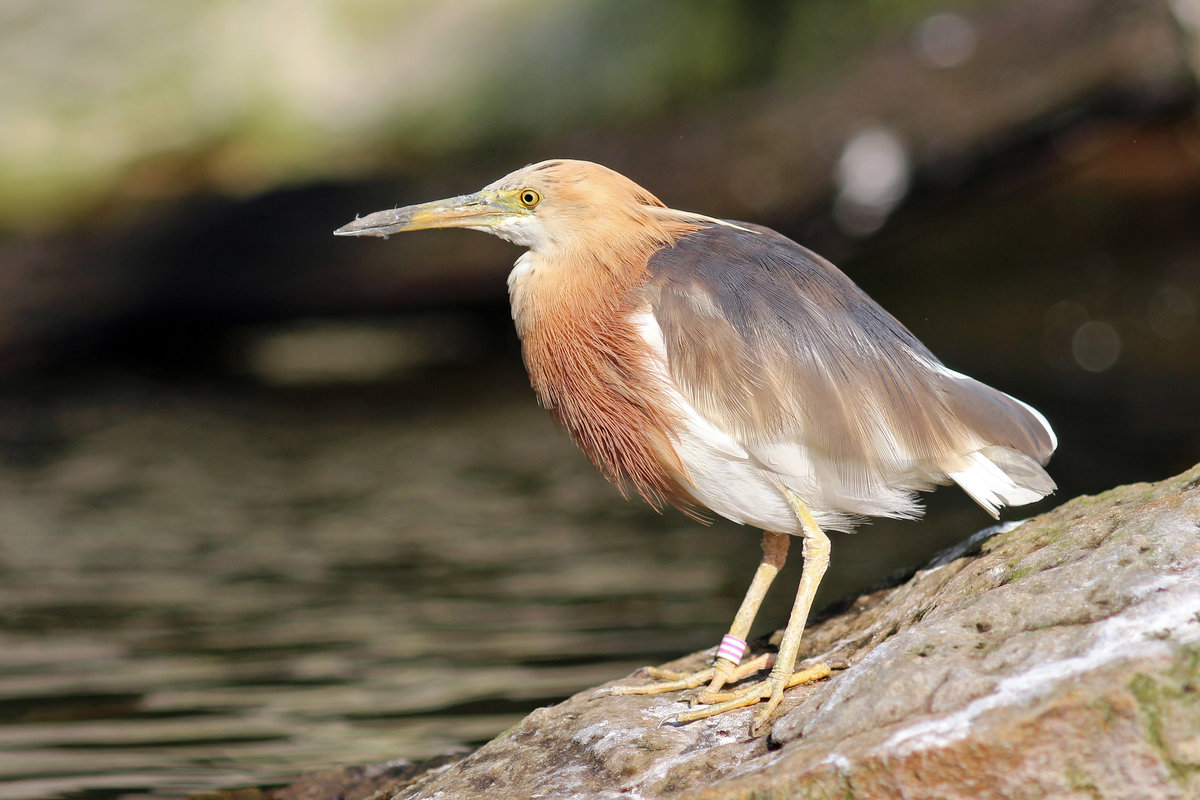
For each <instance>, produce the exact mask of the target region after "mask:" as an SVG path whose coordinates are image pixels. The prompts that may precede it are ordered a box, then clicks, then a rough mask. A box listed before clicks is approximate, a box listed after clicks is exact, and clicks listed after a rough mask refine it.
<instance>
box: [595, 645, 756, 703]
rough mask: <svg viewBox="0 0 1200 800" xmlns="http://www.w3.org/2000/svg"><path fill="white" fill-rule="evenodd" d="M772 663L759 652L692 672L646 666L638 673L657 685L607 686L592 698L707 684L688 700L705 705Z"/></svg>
mask: <svg viewBox="0 0 1200 800" xmlns="http://www.w3.org/2000/svg"><path fill="white" fill-rule="evenodd" d="M774 660H775V654H774V653H763V654H762V655H761V656H758V657H757V658H752V659H750V660H749V661H747V662H746V663H745V664H739V665H734V664H733V663H731V662H728V661H725V662H724V663H722V660H721V659H718V660H717V664H716V666H712V667H706V668H704V669H701V670H697V671H696V672H675V671H673V670H669V669H659V668H657V667H646V668H645V669H643V670H642V672H643V673H644V674H646V675H648V676H650V677H651V678H654V679H656V680H657V681H658V682H657V683H647V684H643V685H641V686H607V687H605V688H603V689H600V690H599V691H597V692H595V693H594V694H593V695H592V699H595V698H597V697H612V696H614V695H644V694H666V693H667V692H680V691H685V690H687V689H696V688H698V687H700V686H703V685H704V684H706V683H707V684H708V687H707V688H706V689H705V691H704V692H702V693H701V694H700V695H698V696H697V697H695V698H693V699H692V704H693V705H695V704H696V703H697V702H699V703H706V702H710V701H708V700H705V699H703V698H704V697H705V696H707V695H709V694H712V693H714V692H719V691H720V689H721V687H722V686H724V685H725V684H727V683H736V682H738V681H740V680H742V679H743V678H745V677H746V676H748V675H753V674H754V673H755V672H758V671H759V670H762V669H766V668H768V667H770V666H771V664H772V663H773V662H774Z"/></svg>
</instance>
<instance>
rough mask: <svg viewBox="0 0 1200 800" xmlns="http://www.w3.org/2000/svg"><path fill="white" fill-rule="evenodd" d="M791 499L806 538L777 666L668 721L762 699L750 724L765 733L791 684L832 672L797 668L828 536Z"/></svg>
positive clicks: (752, 729) (818, 667)
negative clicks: (756, 679) (766, 674)
mask: <svg viewBox="0 0 1200 800" xmlns="http://www.w3.org/2000/svg"><path fill="white" fill-rule="evenodd" d="M787 498H788V502H789V503H791V505H792V508H793V509H794V510H795V512H796V517H797V519H799V521H800V528H801V536H803V538H804V545H803V547H804V549H803V553H804V571H803V572H802V573H801V575H800V588H799V589H798V590H797V591H796V602H795V603H794V604H793V605H792V613H791V616H790V617H788V623H787V627H786V628H784V631H783V641H782V642H781V643H780V645H779V655H778V656H776V658H775V666H774V667H773V668H772V669H771V674H770V676H769V677H767V679H766V680H763V681H760V682H759V683H756V684H753V685H752V686H749V687H747V688H745V689H740V690H738V691H733V692H726V693H724V694H720V695H717V694H715V693H714V694H712V695H710V696H709V698H708V699H710V700H714V701H720V702H716V703H715V704H714V705H710V706H707V707H705V708H702V709H698V710H696V711H689V712H685V713H682V714H677V715H675V716H674V717H671V718H668V720H666V721H668V722H680V723H682V722H692V721H694V720H697V719H704V718H705V717H711V716H715V715H717V714H721V713H724V712H726V711H732V710H734V709H736V708H745V707H746V706H751V705H755V704H757V703H763V705H762V707H761V708H760V709H758V711H757V712H756V713H755V715H754V720H753V722H752V723H751V725H750V732H751V734H752V735H755V736H757V735H760V734H763V733H766V732H767V730H769V729H770V722H771V715H772V714H774V713H775V709H776V708H777V707H778V706H779V703H780V701H781V700H782V699H783V692H784V690H785V689H788V688H790V687H792V686H796V685H798V684H800V683H806V682H808V681H813V680H818V679H820V678H823V677H825V676H827V675H828V674H829V666H828V665H827V664H818V665H816V666H814V667H810V668H809V669H806V670H802V671H800V672H796V656H797V654H798V653H799V652H800V639H801V637H803V635H804V626H805V624H806V623H807V622H808V612H809V611H810V610H811V609H812V602H813V598H814V597H815V596H816V594H817V587H818V586H819V585H820V584H821V578H822V577H823V576H824V575H825V570H826V568H827V567H828V566H829V538H828V537H827V536H825V534H824V533H822V532H821V529H820V528H819V527H818V526H817V523H816V520H814V519H813V516H812V512H810V511H809V510H808V506H806V505H805V504H804V502H803V501H802V500H801V499H800V498H798V497H796V496H795V495H793V494H792V493H790V492H788V493H787Z"/></svg>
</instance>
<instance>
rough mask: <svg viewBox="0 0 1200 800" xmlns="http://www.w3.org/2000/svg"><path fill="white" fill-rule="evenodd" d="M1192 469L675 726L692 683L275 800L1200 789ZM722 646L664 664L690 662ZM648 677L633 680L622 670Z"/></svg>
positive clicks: (901, 589)
mask: <svg viewBox="0 0 1200 800" xmlns="http://www.w3.org/2000/svg"><path fill="white" fill-rule="evenodd" d="M1198 487H1200V465H1197V467H1194V468H1193V469H1191V470H1189V471H1188V472H1186V473H1184V474H1183V475H1180V476H1178V477H1175V478H1172V479H1169V480H1166V481H1162V482H1160V483H1155V484H1134V485H1130V486H1123V487H1120V488H1117V489H1114V490H1112V491H1109V492H1106V493H1104V494H1101V495H1098V496H1094V497H1079V498H1076V499H1074V500H1071V501H1070V502H1068V503H1066V504H1064V505H1062V506H1060V507H1059V508H1057V509H1056V510H1054V511H1051V512H1049V513H1046V514H1043V515H1041V516H1039V517H1036V518H1034V519H1030V520H1027V521H1025V522H1020V523H1010V524H1007V525H1004V526H999V527H997V528H992V529H989V530H987V531H982V532H980V533H979V534H977V535H976V536H974V537H972V538H971V539H970V540H969V541H967V542H965V543H964V544H963V545H962V546H960V547H958V548H956V549H954V550H952V551H950V552H947V553H945V554H943V555H942V556H940V557H938V558H937V559H935V560H934V561H933V562H932V563H931V564H929V566H927V567H926V568H925V569H922V570H920V571H919V572H917V573H916V574H915V575H913V577H912V578H911V579H910V580H909V581H907V582H906V583H904V584H903V585H901V586H897V587H895V588H892V589H888V590H884V591H879V592H875V593H873V594H869V595H864V596H862V597H859V598H858V599H857V600H855V601H854V602H853V603H852V604H851V605H850V606H849V607H848V608H847V609H846V610H845V611H843V612H842V613H840V614H838V615H836V616H834V617H831V618H828V619H826V620H824V621H823V622H821V623H820V624H818V625H816V626H814V627H812V628H810V629H809V631H808V632H807V633H806V639H805V647H804V651H803V653H802V655H803V656H806V657H807V659H808V660H809V661H810V662H811V661H817V660H822V659H824V660H827V661H829V662H830V663H832V664H837V665H845V666H846V669H840V670H838V671H836V672H835V673H834V675H833V676H832V677H831V678H829V679H827V680H825V681H822V682H819V683H816V684H812V685H809V686H803V687H797V688H796V689H793V690H791V691H789V693H788V696H787V698H786V699H785V702H784V705H783V706H782V707H781V714H780V716H779V718H778V721H777V723H776V724H775V729H774V731H773V733H772V734H771V736H770V737H768V738H757V739H755V738H750V737H749V736H748V734H747V730H748V727H749V718H750V712H749V711H743V712H735V713H730V714H726V715H723V716H720V717H717V718H714V719H710V720H704V721H701V722H698V723H693V724H690V725H682V726H671V725H660V720H662V719H663V718H664V717H667V716H669V715H671V714H673V713H676V712H678V711H681V710H683V709H684V708H685V707H686V705H685V704H684V702H682V700H681V695H679V694H672V695H662V696H650V697H604V698H601V699H597V700H591V699H589V698H590V697H591V695H592V694H593V692H594V689H589V690H587V691H584V692H581V693H580V694H578V695H576V696H574V697H572V698H570V699H569V700H567V701H565V702H563V703H561V704H559V705H557V706H554V707H551V708H542V709H538V710H537V711H535V712H533V713H532V714H530V715H529V716H528V717H526V718H525V719H524V720H523V721H522V722H520V723H519V724H517V725H516V726H514V727H513V728H511V729H510V730H508V731H506V732H504V733H503V734H501V735H500V736H498V737H497V738H496V739H494V740H493V741H491V742H489V743H488V744H487V745H485V746H483V747H481V748H480V749H479V750H477V751H475V752H474V753H472V754H470V755H468V756H465V757H463V758H461V759H458V760H454V761H450V762H449V763H446V762H445V761H441V762H438V763H436V764H428V765H423V766H420V767H418V766H415V765H409V764H401V763H396V764H385V765H379V766H376V767H364V768H357V769H352V770H343V771H340V772H336V773H325V774H318V775H314V776H311V777H309V778H307V779H305V780H304V781H302V782H300V783H298V784H295V785H293V786H290V787H287V788H284V789H278V790H275V791H273V792H271V793H270V794H271V795H272V797H273V798H275V799H276V800H300V799H301V798H315V797H328V796H335V795H340V796H341V797H343V798H345V799H346V800H356V798H367V797H378V798H384V797H394V798H439V800H452V799H453V798H464V799H465V798H472V800H474V798H480V797H485V796H486V797H489V798H523V799H524V798H544V799H547V800H548V799H552V798H594V799H595V800H600V799H601V798H645V799H646V800H649V799H650V798H679V797H687V798H718V797H719V798H747V800H749V798H754V799H755V800H765V799H766V798H839V799H841V800H844V799H845V798H891V797H903V798H908V799H909V800H913V799H915V798H997V799H998V800H999V799H1000V798H1004V799H1005V800H1008V799H1009V798H1040V797H1055V798H1058V797H1062V798H1075V797H1078V798H1097V797H1103V798H1122V800H1133V799H1134V798H1181V799H1182V798H1189V797H1200V489H1198ZM709 657H711V654H710V653H696V654H694V655H692V656H689V657H687V658H685V659H681V660H680V661H677V662H675V663H674V664H672V665H670V666H671V667H673V668H684V669H690V668H696V667H699V666H700V665H702V664H703V663H704V661H705V659H706V658H709ZM643 680H645V679H644V678H642V677H640V676H638V675H636V674H635V675H632V676H630V677H628V678H625V679H624V680H623V681H621V683H635V682H639V681H643Z"/></svg>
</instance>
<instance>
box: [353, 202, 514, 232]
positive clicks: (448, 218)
mask: <svg viewBox="0 0 1200 800" xmlns="http://www.w3.org/2000/svg"><path fill="white" fill-rule="evenodd" d="M513 214H514V210H513V209H511V208H508V207H507V206H505V205H504V204H503V203H501V202H499V200H498V198H497V197H496V196H495V195H492V194H491V193H490V192H489V193H486V194H485V193H484V192H476V193H475V194H464V195H460V196H459V197H451V198H449V199H447V200H434V201H433V202H432V203H420V204H418V205H415V206H405V207H404V208H392V209H389V210H387V211H376V212H375V213H374V214H368V215H367V216H365V217H361V218H359V219H356V220H354V221H353V222H349V223H347V224H345V225H343V226H342V227H340V228H338V229H337V230H336V231H334V232H333V235H334V236H384V237H386V236H389V235H390V234H393V233H401V232H403V231H419V230H424V229H426V228H474V229H476V230H482V231H488V230H489V229H491V228H492V227H493V226H494V225H496V223H498V222H500V221H502V220H504V219H507V218H509V217H511V216H513Z"/></svg>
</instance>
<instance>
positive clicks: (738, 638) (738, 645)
mask: <svg viewBox="0 0 1200 800" xmlns="http://www.w3.org/2000/svg"><path fill="white" fill-rule="evenodd" d="M762 549H763V556H762V561H760V562H759V564H758V569H757V570H755V572H754V580H752V581H751V582H750V588H749V589H747V590H746V596H745V598H743V599H742V605H741V607H740V608H739V609H738V612H737V615H736V616H734V618H733V625H731V626H730V628H729V633H727V634H726V635H725V637H724V638H723V639H722V640H721V646H720V647H719V648H718V650H717V657H716V660H715V661H714V662H713V666H711V667H708V668H707V669H702V670H700V671H698V672H692V673H677V672H669V671H667V670H660V669H654V668H653V667H652V668H650V669H649V670H647V672H648V673H649V674H650V676H651V677H654V678H658V679H660V680H662V681H663V682H662V683H652V684H649V685H647V686H613V687H610V688H608V689H605V690H602V693H603V694H607V695H616V694H660V693H663V692H674V691H678V690H680V689H695V688H696V687H698V686H701V685H702V684H704V683H708V688H707V689H706V690H705V692H704V693H703V694H701V695H700V698H699V700H700V701H701V702H708V700H707V699H706V698H707V697H708V695H710V694H712V693H715V692H719V691H720V690H721V687H723V686H724V685H725V684H727V683H736V682H737V681H740V680H741V679H742V678H744V677H746V676H747V675H752V674H754V673H755V672H757V671H758V670H760V669H762V668H763V667H764V666H766V665H767V664H768V663H769V661H770V658H771V657H770V655H769V654H768V655H762V656H759V657H758V658H755V659H751V660H750V661H748V662H746V663H745V664H742V665H741V666H738V663H739V662H740V661H741V658H742V654H743V653H744V652H745V649H746V637H747V636H749V635H750V626H751V625H753V624H754V616H755V615H756V614H757V613H758V608H759V606H761V605H762V601H763V597H765V596H766V594H767V589H768V588H770V586H771V581H773V580H775V576H776V575H777V574H779V570H780V569H781V568H782V567H783V564H784V562H785V561H786V560H787V551H788V536H787V535H786V534H783V533H771V532H769V531H767V532H764V533H763V538H762ZM597 694H601V693H600V692H598V693H597Z"/></svg>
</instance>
